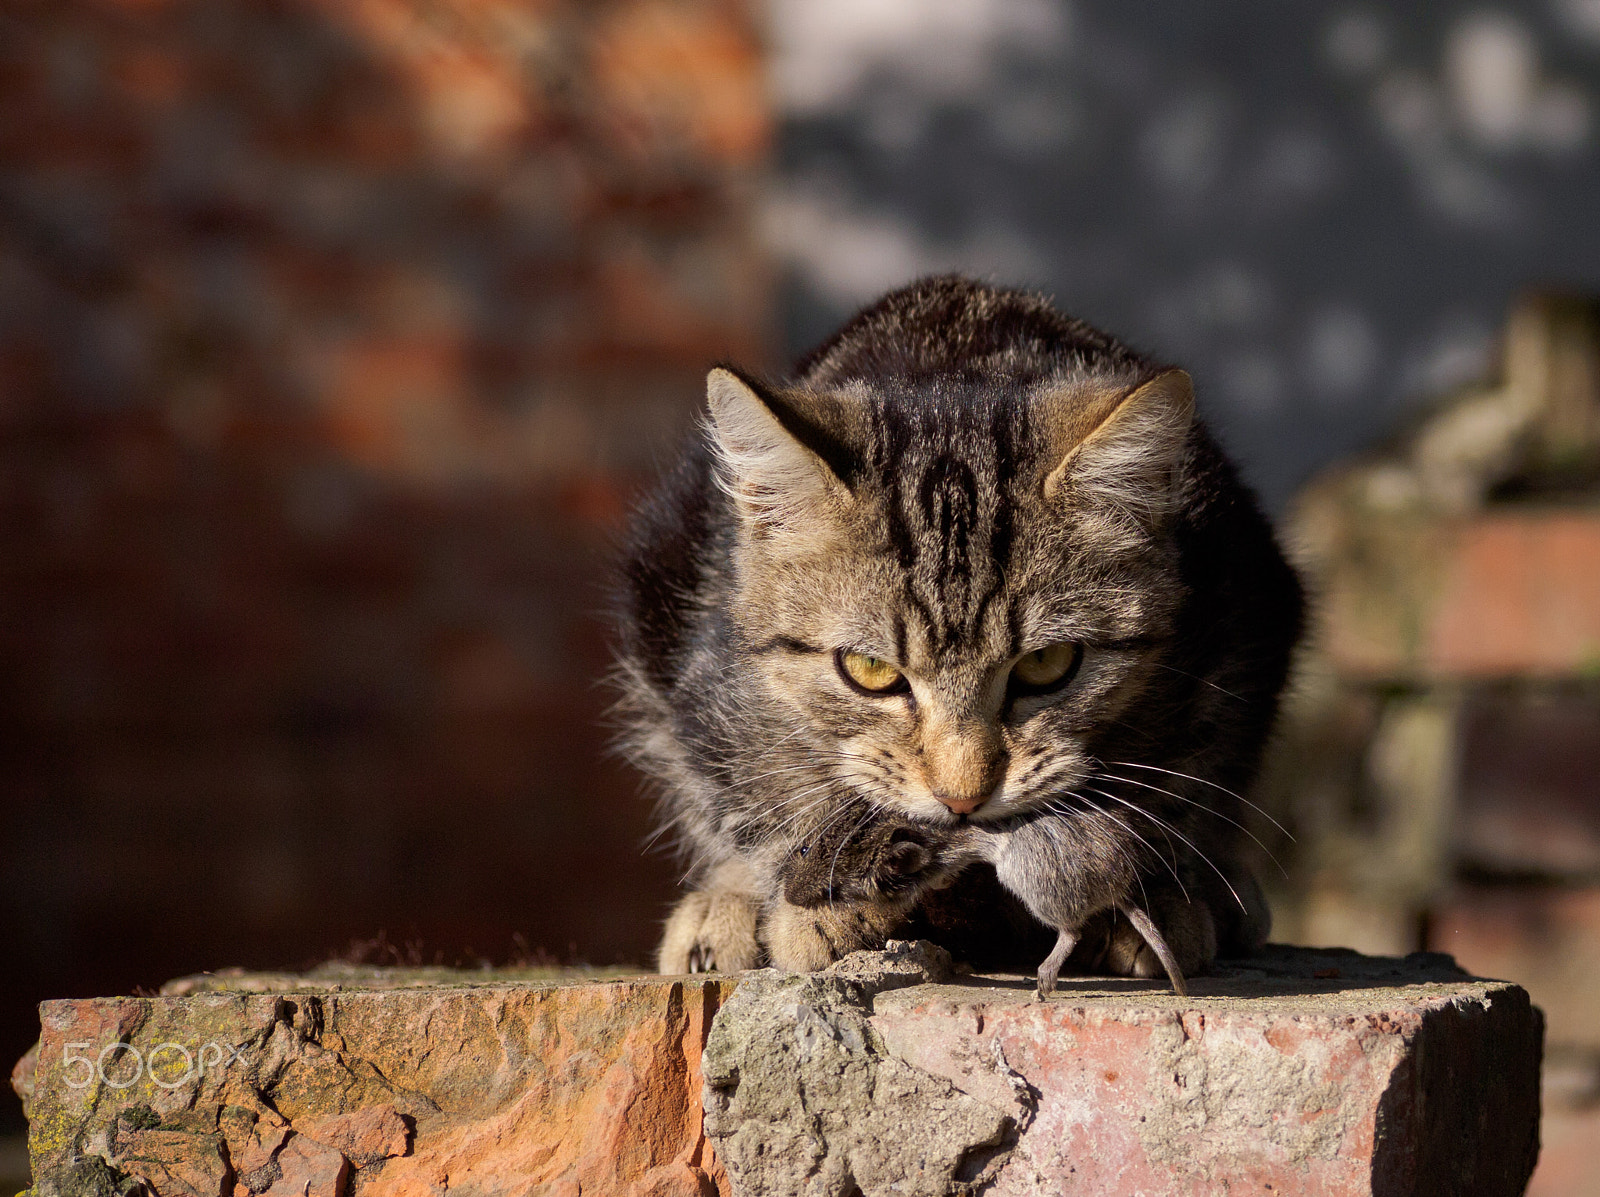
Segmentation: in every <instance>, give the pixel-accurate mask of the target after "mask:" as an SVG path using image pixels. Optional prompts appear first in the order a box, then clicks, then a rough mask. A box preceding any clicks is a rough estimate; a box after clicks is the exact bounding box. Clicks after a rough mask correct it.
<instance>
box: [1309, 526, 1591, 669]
mask: <svg viewBox="0 0 1600 1197" xmlns="http://www.w3.org/2000/svg"><path fill="white" fill-rule="evenodd" d="M1339 554H1340V555H1339V557H1338V558H1337V559H1336V560H1335V561H1334V562H1333V563H1332V565H1331V567H1332V569H1333V571H1334V572H1333V573H1332V575H1331V576H1330V577H1329V578H1327V579H1325V580H1324V581H1323V588H1324V591H1325V594H1326V602H1325V603H1324V605H1323V607H1322V608H1321V612H1322V614H1321V619H1322V628H1321V630H1320V631H1319V632H1318V637H1319V642H1320V643H1322V644H1324V645H1325V646H1326V651H1327V653H1328V656H1329V659H1330V661H1331V662H1332V664H1333V665H1334V666H1335V668H1337V669H1338V670H1339V671H1340V672H1341V673H1344V674H1345V675H1347V676H1349V677H1351V678H1352V679H1372V680H1377V679H1383V678H1397V679H1417V678H1421V679H1432V680H1449V679H1468V680H1478V679H1496V678H1530V677H1531V678H1573V677H1587V676H1590V675H1592V674H1593V673H1594V671H1595V670H1596V668H1600V514H1596V513H1593V512H1586V511H1564V512H1548V511H1546V512H1529V513H1525V514H1493V515H1482V516H1476V517H1472V518H1468V519H1450V518H1440V519H1437V520H1431V519H1427V520H1415V519H1408V518H1397V519H1395V520H1393V521H1390V522H1388V523H1385V524H1378V523H1375V524H1374V526H1372V527H1370V528H1366V529H1364V530H1363V532H1362V540H1361V543H1360V544H1359V545H1347V546H1343V547H1341V549H1340V550H1339Z"/></svg>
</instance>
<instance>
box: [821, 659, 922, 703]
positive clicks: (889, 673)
mask: <svg viewBox="0 0 1600 1197" xmlns="http://www.w3.org/2000/svg"><path fill="white" fill-rule="evenodd" d="M833 660H834V663H835V664H836V665H837V666H838V667H839V674H840V676H841V677H843V678H844V680H845V681H847V682H849V683H850V684H851V685H852V686H854V687H855V688H856V689H857V690H860V691H861V692H862V693H863V694H873V695H885V694H903V693H905V692H906V691H907V690H909V689H910V688H911V683H910V682H908V681H906V675H905V674H903V673H901V672H900V671H899V670H898V669H896V668H895V667H894V666H893V665H891V664H889V662H887V661H885V660H884V659H883V658H882V657H874V656H871V655H869V654H868V653H853V652H848V651H846V650H845V649H842V648H841V649H840V650H839V651H838V652H836V653H835V654H834V655H833Z"/></svg>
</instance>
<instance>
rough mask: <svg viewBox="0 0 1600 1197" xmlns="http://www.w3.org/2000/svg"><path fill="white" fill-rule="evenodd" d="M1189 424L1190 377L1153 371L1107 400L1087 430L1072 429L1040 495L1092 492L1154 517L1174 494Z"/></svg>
mask: <svg viewBox="0 0 1600 1197" xmlns="http://www.w3.org/2000/svg"><path fill="white" fill-rule="evenodd" d="M1079 410H1080V411H1081V408H1080V409H1079ZM1092 418H1093V417H1091V419H1092ZM1193 427H1194V383H1193V382H1192V381H1191V380H1190V378H1189V375H1188V374H1186V373H1185V372H1184V371H1182V370H1166V371H1164V372H1162V373H1160V374H1157V375H1156V376H1155V377H1154V378H1152V379H1150V380H1149V381H1148V382H1145V383H1142V384H1141V385H1139V386H1137V387H1134V388H1133V389H1132V390H1130V391H1128V392H1127V393H1126V394H1124V395H1123V396H1122V397H1121V398H1120V399H1117V400H1114V401H1112V403H1111V404H1110V405H1109V409H1108V410H1105V411H1104V415H1103V416H1102V417H1101V418H1100V419H1099V420H1098V421H1097V422H1095V423H1094V424H1093V426H1092V427H1091V428H1089V429H1088V430H1087V433H1083V432H1081V431H1080V429H1076V428H1075V429H1073V430H1072V433H1073V441H1074V442H1075V443H1071V445H1070V447H1069V448H1067V450H1066V453H1065V455H1064V456H1063V457H1062V459H1061V463H1060V464H1059V465H1057V466H1056V467H1055V469H1053V470H1052V471H1051V472H1050V474H1049V475H1048V476H1047V477H1046V478H1045V480H1044V497H1045V498H1046V499H1047V500H1051V499H1055V498H1057V496H1063V497H1064V496H1065V495H1066V494H1067V493H1068V492H1069V491H1072V492H1079V493H1086V494H1093V495H1096V496H1098V497H1100V498H1102V499H1104V500H1106V501H1109V502H1111V503H1112V504H1114V505H1116V506H1118V507H1121V508H1123V509H1125V510H1127V511H1128V512H1129V513H1130V514H1136V515H1140V516H1144V517H1146V519H1147V520H1159V519H1160V518H1161V517H1162V516H1163V515H1164V514H1165V513H1166V511H1167V509H1168V507H1169V505H1170V504H1171V502H1172V500H1173V499H1174V498H1175V491H1176V485H1177V480H1178V475H1179V471H1180V469H1181V467H1182V465H1183V460H1184V456H1185V454H1186V453H1187V452H1188V444H1189V433H1190V430H1191V429H1192V428H1193Z"/></svg>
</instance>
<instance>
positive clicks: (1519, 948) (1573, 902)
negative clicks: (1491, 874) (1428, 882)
mask: <svg viewBox="0 0 1600 1197" xmlns="http://www.w3.org/2000/svg"><path fill="white" fill-rule="evenodd" d="M1428 946H1429V947H1431V948H1433V949H1435V950H1437V951H1442V952H1449V953H1450V954H1451V955H1453V956H1454V957H1456V959H1458V960H1460V961H1461V963H1462V966H1463V967H1465V968H1469V969H1471V970H1472V971H1473V972H1474V973H1477V974H1478V975H1480V976H1486V977H1504V978H1506V979H1507V980H1509V981H1514V982H1516V983H1517V984H1518V985H1521V986H1523V987H1524V988H1525V989H1527V991H1528V992H1529V993H1530V994H1531V995H1532V997H1533V1000H1534V1002H1536V1003H1537V1004H1538V1006H1539V1008H1540V1009H1542V1010H1543V1011H1544V1013H1545V1018H1546V1020H1547V1023H1548V1026H1549V1036H1550V1042H1552V1043H1559V1044H1563V1045H1569V1046H1588V1047H1600V1013H1597V1011H1600V1003H1597V1002H1596V1000H1595V995H1596V994H1597V993H1600V886H1592V885H1591V886H1574V887H1559V886H1515V887H1514V886H1478V887H1470V886H1461V887H1458V888H1457V889H1456V890H1455V891H1454V892H1453V893H1451V894H1449V895H1447V896H1446V897H1445V898H1444V899H1443V900H1441V901H1440V902H1439V903H1438V904H1437V905H1436V906H1435V907H1434V910H1433V914H1432V918H1431V919H1430V921H1429V929H1428Z"/></svg>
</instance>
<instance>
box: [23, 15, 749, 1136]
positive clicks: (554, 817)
mask: <svg viewBox="0 0 1600 1197" xmlns="http://www.w3.org/2000/svg"><path fill="white" fill-rule="evenodd" d="M770 124H771V121H770V114H769V110H768V107H767V104H766V102H765V100H764V98H763V94H762V81H761V74H760V46H759V39H758V38H757V36H756V31H755V28H754V24H753V19H752V16H751V12H750V7H749V5H748V4H747V3H746V2H745V0H710V2H706V0H620V2H618V3H614V4H605V5H589V4H582V3H576V2H574V0H554V2H553V3H543V2H539V3H532V2H529V0H445V2H444V3H433V2H431V0H430V2H421V0H363V2H362V3H359V4H347V3H337V2H333V0H310V2H308V3H294V4H283V3H278V2H276V0H240V2H238V3H228V4H216V3H209V2H207V0H159V2H157V0H139V2H134V0H128V2H125V3H116V4H104V3H100V2H98V0H63V2H62V3H53V4H33V5H25V6H23V7H22V8H20V9H18V10H17V11H16V12H15V13H10V14H8V17H7V24H6V29H5V35H4V36H3V37H0V160H3V162H4V169H5V173H6V195H7V203H6V210H5V215H4V219H3V224H4V228H3V230H0V233H3V235H0V536H3V538H4V541H5V545H6V552H5V554H4V559H3V560H0V678H3V680H0V717H3V718H4V719H5V721H6V726H7V727H8V728H9V729H12V730H13V731H14V732H15V733H16V734H14V735H8V736H6V737H4V738H3V740H0V770H3V771H4V773H5V775H6V777H7V779H8V788H7V801H5V802H4V803H0V845H3V846H4V849H5V851H6V854H7V855H6V862H5V863H6V866H7V867H6V869H5V870H4V871H3V872H4V876H5V878H6V880H5V881H4V883H3V885H0V889H3V892H0V909H3V910H4V912H5V919H6V922H7V925H8V926H9V925H12V923H13V922H15V924H16V925H18V926H20V927H22V928H23V929H24V931H23V935H24V938H25V951H26V953H27V957H26V959H25V960H24V961H19V965H18V968H17V969H16V970H14V975H12V976H10V977H8V979H7V980H5V981H0V1044H11V1043H17V1044H20V1043H21V1042H22V1040H23V1037H24V1036H26V1035H28V1034H30V1033H31V1030H30V1027H31V1022H32V1019H33V1008H34V1006H35V1004H36V1002H37V1001H38V999H39V997H40V996H42V994H41V989H43V990H47V991H53V992H94V991H100V992H104V991H106V990H107V989H124V988H128V987H131V986H133V985H135V984H141V983H148V982H149V981H150V980H151V979H152V977H154V976H160V975H167V974H168V973H169V972H173V971H182V970H185V969H188V968H191V967H194V966H195V965H196V964H197V963H198V962H199V961H200V960H203V959H207V958H214V957H215V956H217V955H219V954H221V955H227V954H232V953H234V952H235V951H237V945H238V943H239V936H240V935H241V934H245V935H246V937H247V940H248V944H249V947H250V950H251V951H252V952H259V953H261V955H260V956H258V957H255V959H256V961H257V962H260V963H266V962H268V961H270V960H272V959H274V958H276V959H288V960H306V959H312V958H317V957H320V956H322V955H325V954H326V953H328V952H329V951H336V950H338V949H339V948H340V947H341V946H342V945H343V944H345V943H347V942H348V941H350V940H352V939H360V940H370V939H371V938H372V937H373V936H374V935H375V934H376V933H377V932H379V931H381V930H388V931H389V932H390V933H391V934H392V935H393V937H394V938H395V939H396V940H399V941H410V940H414V939H425V940H427V941H428V944H429V946H428V949H427V952H428V954H429V955H432V953H433V952H434V951H436V950H442V951H443V952H444V953H445V954H446V955H447V956H448V958H450V959H457V958H470V956H472V955H473V954H475V952H481V953H486V954H491V955H495V956H498V957H501V958H504V957H505V956H506V955H507V954H508V953H509V952H511V951H512V950H513V947H512V944H513V940H512V936H513V933H519V932H520V933H521V934H522V935H523V936H524V937H525V939H526V941H527V942H530V943H531V944H533V945H534V946H536V947H538V946H542V947H545V948H548V949H549V950H551V951H553V952H556V953H559V954H562V955H566V956H571V955H575V954H579V953H581V954H582V955H584V956H586V957H588V958H592V959H599V960H604V961H609V960H613V959H618V958H623V957H631V958H635V959H637V958H640V957H643V956H644V955H645V954H646V953H647V952H648V951H649V949H650V947H651V946H652V944H651V939H652V936H653V935H654V933H655V925H656V920H657V918H658V916H659V912H660V908H661V906H662V905H663V904H664V903H665V901H666V900H667V899H668V898H669V896H670V893H671V889H672V882H673V880H674V879H675V877H676V874H675V873H674V872H673V871H672V869H671V867H670V865H669V864H668V862H667V861H666V860H664V859H662V858H656V859H652V860H647V861H645V862H643V863H642V864H641V863H637V857H638V844H639V842H640V841H641V840H642V839H644V838H645V836H646V835H647V834H648V832H649V819H650V815H649V810H648V804H647V803H641V802H640V801H639V800H638V794H637V783H636V780H635V779H634V778H633V777H631V776H629V775H628V774H627V773H626V772H625V771H624V770H623V769H622V768H621V766H620V765H618V764H616V763H615V762H612V761H609V760H607V759H606V758H605V756H604V746H605V732H604V731H603V729H602V728H601V727H600V719H601V716H602V714H603V712H604V709H605V706H606V702H607V696H606V694H605V692H604V691H603V690H601V689H599V688H597V686H596V685H595V679H597V678H598V676H599V675H600V674H601V673H602V672H603V670H604V669H605V667H606V663H607V653H606V651H605V645H604V635H605V633H604V629H603V623H602V621H601V619H600V617H599V614H598V613H599V611H600V610H601V609H602V607H603V604H604V599H603V578H604V574H603V562H604V558H605V554H606V551H607V549H608V548H609V546H610V545H611V544H612V543H613V542H614V540H615V537H616V533H617V529H618V526H619V524H620V521H621V518H622V512H623V511H624V510H625V508H626V506H627V499H628V497H629V496H630V495H631V494H632V493H633V491H634V489H635V487H636V486H637V484H638V480H639V479H640V477H641V476H642V475H643V474H644V473H645V472H647V471H649V470H652V469H653V468H654V467H655V466H656V465H657V463H658V462H659V461H660V460H662V459H663V458H664V457H665V456H666V455H667V454H669V453H670V452H671V448H670V446H671V445H672V443H673V439H674V438H675V437H676V436H677V435H680V434H681V432H682V431H683V429H684V427H685V426H686V424H687V422H688V419H689V415H690V411H691V409H692V407H693V406H694V404H696V403H697V402H698V401H699V399H700V396H701V393H702V390H703V385H704V383H703V379H704V369H705V366H706V363H707V362H710V361H714V360H717V359H719V358H723V357H729V356H732V357H738V358H740V359H742V360H746V361H749V362H751V363H752V364H759V363H761V362H762V361H763V359H764V358H765V355H766V350H767V347H768V344H769V339H770V330H771V319H770V304H769V298H768V292H769V285H770V277H769V274H768V272H767V268H766V267H765V265H764V263H763V262H762V260H761V256H760V252H759V250H758V248H757V246H756V243H755V240H754V238H753V235H752V233H751V229H752V226H753V212H752V210H751V208H752V203H753V200H754V196H755V194H756V191H755V189H754V187H753V183H754V181H755V180H756V178H757V177H758V175H759V172H760V170H761V169H762V163H763V160H764V158H765V155H766V149H767V143H768V137H769V130H770ZM441 811H448V812H449V814H450V817H449V819H447V820H445V822H447V823H448V824H449V826H448V827H446V828H444V829H443V830H441V829H440V828H439V823H440V821H441V820H440V812H441ZM130 812H137V813H136V814H133V813H130ZM618 861H627V862H628V866H629V870H630V875H631V877H632V878H633V884H630V885H628V886H618V885H616V884H614V883H613V882H611V881H610V878H611V877H613V876H614V875H615V873H616V862H618ZM579 867H581V868H582V869H583V870H584V874H585V876H584V877H583V878H581V879H579V880H578V881H577V882H576V884H575V886H574V884H570V883H569V884H561V883H560V882H558V880H557V876H558V875H559V876H567V875H569V874H570V873H571V872H572V870H574V869H575V868H579ZM151 910H160V911H161V912H162V913H161V916H160V917H159V918H158V917H152V916H150V915H149V913H148V912H149V911H151ZM140 912H144V913H140ZM241 928H244V929H245V930H244V931H243V932H241ZM91 943H92V946H93V950H90V946H91ZM0 1113H3V1111H0Z"/></svg>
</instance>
